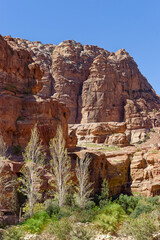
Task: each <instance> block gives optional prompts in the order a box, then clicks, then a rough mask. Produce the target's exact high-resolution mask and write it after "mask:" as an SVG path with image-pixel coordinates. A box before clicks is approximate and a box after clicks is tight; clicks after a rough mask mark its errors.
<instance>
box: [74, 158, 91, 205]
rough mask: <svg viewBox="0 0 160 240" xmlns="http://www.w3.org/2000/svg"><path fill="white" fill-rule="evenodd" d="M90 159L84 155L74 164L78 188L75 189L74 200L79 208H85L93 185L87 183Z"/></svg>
mask: <svg viewBox="0 0 160 240" xmlns="http://www.w3.org/2000/svg"><path fill="white" fill-rule="evenodd" d="M91 160H92V159H91V158H90V157H89V156H88V155H86V156H84V157H83V158H80V159H77V162H76V176H77V180H78V186H77V187H76V190H77V194H76V200H77V203H78V205H79V207H80V208H85V206H86V204H87V202H88V201H89V200H90V195H91V193H92V192H93V187H92V185H93V183H91V182H89V169H88V168H89V165H90V163H91Z"/></svg>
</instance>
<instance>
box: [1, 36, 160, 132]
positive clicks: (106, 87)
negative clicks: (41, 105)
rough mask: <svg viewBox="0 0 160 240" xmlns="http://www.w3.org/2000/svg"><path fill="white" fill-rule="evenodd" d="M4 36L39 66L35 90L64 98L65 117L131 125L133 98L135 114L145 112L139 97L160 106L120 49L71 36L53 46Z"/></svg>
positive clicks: (153, 106)
mask: <svg viewBox="0 0 160 240" xmlns="http://www.w3.org/2000/svg"><path fill="white" fill-rule="evenodd" d="M5 39H6V40H7V42H8V43H9V45H10V46H11V47H12V48H13V47H14V48H17V49H21V51H22V49H23V51H25V52H27V51H28V54H29V53H30V55H31V56H32V61H33V62H32V64H31V65H34V64H35V65H36V66H37V64H38V65H39V66H40V70H41V72H43V74H42V76H41V80H42V82H43V86H42V89H41V90H40V89H39V92H38V90H36V92H37V94H38V95H39V96H41V97H42V98H44V97H50V96H53V98H54V99H56V100H58V101H60V102H63V103H65V104H66V105H67V106H68V107H69V109H70V111H71V115H70V118H69V123H80V122H82V123H90V122H108V121H117V122H118V121H124V120H126V121H127V122H128V125H129V126H130V125H131V124H132V122H133V121H134V120H135V118H137V116H133V115H134V109H133V110H132V108H133V106H130V107H129V104H131V102H132V101H133V103H132V104H131V105H134V108H137V110H136V111H138V109H139V113H140V114H139V115H140V116H138V118H140V117H141V115H143V114H144V113H143V110H144V107H143V106H141V104H140V102H142V105H143V103H145V104H146V106H147V109H148V111H153V109H158V108H159V106H160V99H159V97H158V96H156V94H155V92H154V90H153V89H152V87H151V86H150V84H149V83H148V82H147V80H146V79H145V78H144V77H143V75H142V74H141V73H140V71H139V70H138V67H137V64H136V63H135V62H134V60H133V58H132V57H131V56H130V55H129V54H128V53H127V52H126V51H125V50H124V49H121V50H119V51H117V52H116V53H109V52H108V51H106V50H104V49H102V48H98V47H96V46H88V45H84V46H83V45H82V44H80V43H76V42H75V41H64V42H62V43H60V44H59V45H58V46H55V45H51V44H46V45H43V44H42V43H41V42H30V41H28V40H22V39H19V38H16V39H13V38H9V37H5ZM12 48H11V49H12ZM19 51H20V50H19ZM32 72H33V71H32ZM39 75H40V74H39ZM127 99H129V100H130V102H129V101H128V100H127ZM126 104H127V105H126ZM125 105H126V107H125V108H124V106H125ZM129 114H130V115H132V116H131V117H130V116H129ZM131 118H132V120H131ZM136 121H139V119H138V120H136ZM145 121H146V120H145ZM147 121H149V120H148V119H147ZM132 125H133V124H132ZM140 125H142V123H140ZM136 127H137V128H138V124H137V125H136Z"/></svg>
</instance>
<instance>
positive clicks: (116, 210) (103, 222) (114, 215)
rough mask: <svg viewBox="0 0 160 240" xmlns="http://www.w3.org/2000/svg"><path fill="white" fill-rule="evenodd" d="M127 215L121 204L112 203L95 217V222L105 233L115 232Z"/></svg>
mask: <svg viewBox="0 0 160 240" xmlns="http://www.w3.org/2000/svg"><path fill="white" fill-rule="evenodd" d="M125 217H126V214H125V211H124V210H123V208H122V207H121V206H120V205H119V204H117V203H110V204H108V205H107V206H105V207H104V208H103V209H102V210H101V213H100V214H98V215H97V216H96V217H95V220H94V224H95V226H96V227H97V228H100V229H102V231H103V232H105V233H108V232H111V233H113V232H114V231H115V230H116V229H117V228H118V226H119V224H120V223H121V222H122V221H123V220H124V219H125Z"/></svg>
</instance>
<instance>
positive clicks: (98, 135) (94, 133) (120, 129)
mask: <svg viewBox="0 0 160 240" xmlns="http://www.w3.org/2000/svg"><path fill="white" fill-rule="evenodd" d="M69 129H70V131H71V132H73V131H74V132H75V134H76V135H77V138H78V144H81V143H104V144H106V145H117V146H120V147H123V146H127V145H129V142H128V140H127V136H126V134H125V131H126V129H127V128H126V124H125V122H119V123H118V122H101V123H84V124H69Z"/></svg>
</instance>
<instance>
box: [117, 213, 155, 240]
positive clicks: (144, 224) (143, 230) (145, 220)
mask: <svg viewBox="0 0 160 240" xmlns="http://www.w3.org/2000/svg"><path fill="white" fill-rule="evenodd" d="M159 221H160V213H158V211H157V212H156V211H155V212H154V211H153V212H151V213H144V214H141V215H140V216H139V217H138V218H134V219H129V220H128V221H127V222H124V223H123V224H122V226H121V230H120V232H121V233H122V234H125V236H126V235H127V236H133V237H134V239H137V240H151V239H153V234H155V233H156V232H158V231H159V230H160V226H159Z"/></svg>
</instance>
